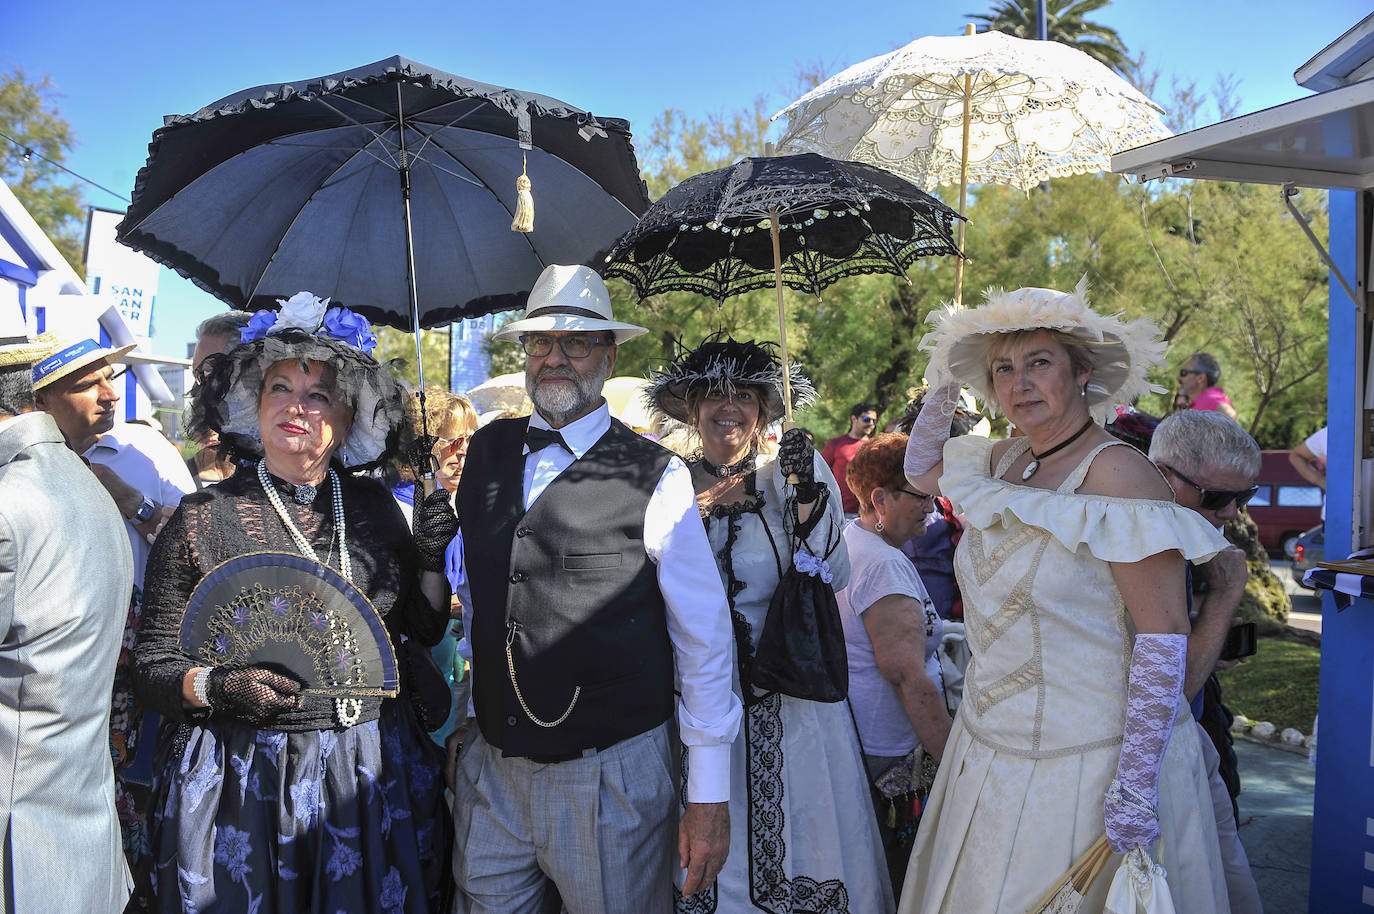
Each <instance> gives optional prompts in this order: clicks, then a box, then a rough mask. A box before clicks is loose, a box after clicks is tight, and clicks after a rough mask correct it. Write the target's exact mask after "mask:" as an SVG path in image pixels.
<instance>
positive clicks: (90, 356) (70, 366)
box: [33, 343, 138, 390]
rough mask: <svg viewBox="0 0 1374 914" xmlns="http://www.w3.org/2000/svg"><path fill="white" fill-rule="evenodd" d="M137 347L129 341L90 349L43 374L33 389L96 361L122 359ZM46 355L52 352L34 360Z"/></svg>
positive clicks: (54, 381)
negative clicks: (120, 344)
mask: <svg viewBox="0 0 1374 914" xmlns="http://www.w3.org/2000/svg"><path fill="white" fill-rule="evenodd" d="M137 348H138V344H137V343H130V344H129V345H127V346H117V347H115V348H114V349H92V350H91V351H90V352H88V353H86V354H85V355H83V356H81V357H80V358H78V359H74V360H72V361H71V362H68V363H67V364H66V365H63V366H62V367H61V368H58V369H56V370H55V371H53V372H52V373H51V374H49V375H45V376H44V377H43V379H42V380H41V381H39V382H38V383H37V384H34V385H33V389H34V390H43V389H44V388H47V387H51V386H52V385H53V384H55V383H57V382H58V381H60V380H62V379H63V378H65V377H67V376H68V375H71V374H75V373H76V372H78V371H84V370H85V369H87V368H89V367H91V366H92V365H94V364H95V363H96V362H100V361H105V362H119V361H121V360H122V359H123V357H124V356H126V355H128V354H129V353H130V352H133V351H134V350H135V349H137ZM48 355H52V353H51V352H48V353H47V354H46V355H44V356H42V357H41V358H39V359H35V360H34V361H35V362H39V361H42V359H43V358H47V356H48Z"/></svg>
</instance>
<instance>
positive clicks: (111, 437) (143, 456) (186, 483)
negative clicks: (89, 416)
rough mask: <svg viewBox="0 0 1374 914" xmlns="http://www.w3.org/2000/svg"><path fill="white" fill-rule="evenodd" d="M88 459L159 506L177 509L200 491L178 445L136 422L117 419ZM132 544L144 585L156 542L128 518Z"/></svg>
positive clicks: (137, 581) (139, 583) (136, 576)
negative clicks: (182, 498) (151, 540)
mask: <svg viewBox="0 0 1374 914" xmlns="http://www.w3.org/2000/svg"><path fill="white" fill-rule="evenodd" d="M84 456H85V458H86V459H87V460H89V461H90V462H91V463H99V464H104V465H105V466H107V467H109V468H110V469H111V470H113V471H114V472H115V474H116V475H118V476H119V478H120V479H122V480H124V482H125V483H126V484H127V485H130V486H132V487H133V488H135V489H137V490H138V491H139V492H142V493H143V496H144V497H145V498H150V499H152V501H153V503H154V504H156V505H157V506H158V507H159V508H161V507H164V506H166V507H171V508H175V507H176V506H177V505H179V504H181V497H182V496H183V495H190V494H191V493H192V492H194V491H195V490H196V481H195V480H194V479H193V478H191V471H190V470H188V469H187V468H186V461H185V460H183V459H182V456H181V452H180V451H178V450H177V449H176V445H174V444H172V442H170V441H168V440H167V439H166V438H165V437H163V435H162V432H160V431H158V430H157V429H153V428H149V427H148V426H146V425H140V424H137V423H133V422H116V423H115V426H114V428H112V429H110V430H109V431H108V432H106V433H105V434H103V435H101V436H100V437H99V438H97V439H96V441H95V444H93V445H91V446H90V447H89V448H87V450H86V453H85V455H84ZM124 529H125V530H126V531H127V532H128V534H129V544H130V545H131V546H132V547H133V550H134V584H136V585H137V586H138V587H140V588H142V587H143V570H144V566H146V565H147V564H148V553H149V552H150V551H151V550H152V545H151V544H149V542H148V540H147V539H146V538H145V537H144V536H143V534H142V533H140V532H139V531H138V527H137V526H136V522H135V521H132V520H128V519H127V518H126V519H125V521H124Z"/></svg>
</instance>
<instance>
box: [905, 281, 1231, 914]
mask: <svg viewBox="0 0 1374 914" xmlns="http://www.w3.org/2000/svg"><path fill="white" fill-rule="evenodd" d="M1083 291H1084V290H1083V289H1082V287H1081V286H1080V288H1079V289H1078V290H1076V291H1075V292H1074V293H1071V294H1067V295H1066V294H1063V293H1059V292H1054V291H1051V290H1045V289H1022V290H1017V291H1016V292H1012V293H994V294H992V295H990V296H989V303H988V304H987V305H985V306H983V307H982V308H978V309H968V310H964V309H953V310H950V311H948V312H946V314H945V315H944V319H943V321H942V322H941V324H940V326H939V327H937V329H936V331H935V333H932V334H931V335H930V336H929V337H927V340H926V341H925V342H926V344H933V345H931V348H933V349H934V350H935V352H934V354H933V356H932V360H931V368H930V374H931V377H932V380H933V382H934V383H935V384H939V383H941V382H942V381H947V380H949V379H951V378H952V379H953V383H952V384H946V385H945V387H944V390H943V391H941V392H940V393H941V395H942V396H941V397H939V398H937V400H936V401H934V402H936V403H937V404H938V402H939V400H940V399H943V400H946V401H949V402H950V403H951V404H952V403H953V401H954V399H955V398H957V392H958V386H959V382H963V383H965V384H968V385H969V386H970V387H973V388H974V389H975V392H976V393H978V394H979V395H980V396H981V397H982V398H983V399H984V400H987V401H988V402H989V403H990V404H991V405H994V406H1000V407H1001V408H1002V409H1004V410H1005V411H1006V413H1007V415H1008V418H1010V419H1011V420H1012V421H1013V422H1015V423H1016V424H1017V426H1018V427H1019V428H1021V429H1022V430H1023V431H1025V432H1026V437H1023V438H1017V439H1013V440H1011V441H1001V442H992V441H988V440H986V439H979V438H972V437H965V438H956V439H953V440H950V441H948V442H947V443H943V447H942V448H941V442H939V441H937V440H936V439H937V438H938V437H940V436H939V434H938V433H939V421H940V420H937V419H936V418H934V417H940V412H941V411H940V409H930V408H928V409H927V410H926V411H925V413H930V414H931V416H932V420H931V421H930V422H929V423H928V427H927V429H926V430H925V433H924V434H923V435H922V434H921V433H920V432H918V431H917V430H916V429H913V433H912V444H910V445H909V447H908V452H907V467H906V469H907V474H908V477H909V478H910V479H911V481H912V484H913V485H914V486H916V487H917V488H918V489H920V490H921V491H930V490H931V489H930V488H928V486H932V485H935V484H936V482H935V480H936V479H938V487H939V490H940V492H941V493H942V494H944V495H945V496H946V497H948V498H950V499H951V501H953V502H954V505H955V508H956V509H957V510H959V511H961V512H962V513H964V514H965V515H966V516H967V518H968V522H969V523H968V532H967V533H966V534H965V535H964V537H963V539H962V540H961V542H960V544H959V547H958V550H957V552H956V556H955V571H956V574H957V576H958V579H959V583H960V586H961V588H962V589H963V594H964V611H965V626H966V634H967V635H968V639H969V646H970V648H971V649H972V651H973V656H974V659H973V661H972V662H971V664H970V666H969V669H968V672H967V678H966V680H965V697H964V701H963V704H962V705H961V706H960V708H959V711H958V714H957V716H956V719H955V722H954V727H953V730H952V732H951V733H950V738H949V742H948V744H947V746H946V750H945V756H944V759H943V761H942V763H941V766H940V773H939V776H938V778H937V780H936V782H935V786H934V788H933V790H932V793H931V796H930V799H929V802H928V805H927V808H926V811H925V814H924V818H923V819H922V822H921V829H920V833H919V834H918V836H917V839H916V847H915V849H914V850H913V852H912V857H911V862H910V865H909V869H908V873H907V879H906V886H905V891H904V893H903V896H902V903H901V907H900V910H901V911H903V912H922V914H934V912H951V914H953V912H959V914H968V912H987V914H992V912H1023V911H1028V910H1031V909H1032V907H1033V906H1034V905H1035V904H1036V903H1037V902H1038V901H1039V900H1040V899H1041V898H1042V897H1043V896H1044V895H1045V894H1046V893H1047V891H1048V890H1049V889H1050V888H1051V887H1052V886H1053V885H1054V884H1055V883H1056V882H1057V881H1059V880H1060V879H1061V877H1062V875H1063V874H1064V873H1065V872H1066V871H1068V870H1069V869H1070V867H1071V866H1072V865H1073V863H1074V861H1075V860H1076V859H1078V857H1079V856H1080V855H1081V854H1082V853H1083V852H1084V851H1086V850H1087V849H1088V848H1089V847H1090V846H1091V845H1092V844H1093V842H1095V841H1096V840H1097V839H1098V838H1099V837H1100V836H1101V835H1102V834H1103V831H1104V829H1105V830H1106V832H1107V836H1108V839H1109V842H1110V843H1111V844H1112V847H1113V850H1115V851H1117V852H1118V853H1121V852H1124V851H1125V850H1127V849H1129V848H1130V847H1134V846H1136V845H1143V846H1145V847H1146V849H1147V851H1149V852H1150V853H1151V856H1152V857H1153V858H1154V859H1156V860H1158V861H1159V862H1160V863H1161V864H1162V865H1163V867H1164V869H1165V870H1166V872H1167V873H1168V882H1169V886H1170V891H1171V893H1172V896H1173V901H1174V905H1175V907H1176V909H1177V910H1178V911H1179V912H1180V914H1183V912H1188V914H1193V912H1214V911H1225V910H1227V909H1228V907H1227V899H1226V889H1225V881H1224V878H1223V876H1222V870H1221V865H1220V860H1219V854H1218V849H1217V838H1216V826H1215V822H1214V821H1213V819H1212V817H1211V815H1210V809H1211V807H1210V805H1209V800H1208V796H1209V794H1208V791H1207V785H1206V780H1205V772H1204V768H1203V763H1202V757H1201V751H1200V747H1199V745H1198V742H1197V735H1196V728H1195V727H1193V726H1187V725H1186V724H1187V723H1188V707H1187V704H1186V703H1184V702H1183V701H1182V700H1181V691H1182V667H1183V659H1184V656H1185V654H1184V651H1185V649H1186V633H1187V630H1188V629H1187V616H1186V610H1185V593H1184V564H1183V559H1185V558H1186V559H1187V560H1188V561H1192V562H1204V561H1206V560H1208V559H1210V558H1211V557H1212V555H1214V554H1215V553H1216V552H1217V551H1219V550H1220V549H1221V548H1223V547H1224V546H1225V541H1224V540H1223V539H1222V538H1221V536H1220V534H1218V533H1217V532H1216V531H1215V530H1214V529H1213V528H1211V527H1210V526H1208V525H1207V524H1206V523H1205V522H1204V521H1202V520H1201V519H1200V518H1199V517H1198V516H1197V515H1196V514H1194V513H1193V512H1190V511H1187V510H1185V509H1183V508H1180V507H1179V506H1177V505H1176V504H1174V502H1173V499H1172V492H1171V490H1170V489H1169V486H1168V484H1167V482H1165V481H1164V480H1163V479H1162V478H1161V477H1159V474H1158V473H1157V471H1155V470H1154V468H1153V466H1152V465H1151V464H1149V463H1148V461H1146V460H1145V458H1144V457H1143V456H1142V455H1140V454H1139V452H1137V451H1135V450H1133V449H1131V448H1130V447H1129V446H1127V445H1124V444H1120V443H1119V442H1116V441H1115V439H1112V438H1110V437H1109V436H1108V435H1107V434H1106V433H1105V432H1104V431H1102V429H1101V428H1100V426H1098V425H1097V424H1096V423H1095V422H1094V421H1093V419H1092V418H1091V416H1090V410H1091V409H1093V408H1094V407H1097V408H1099V409H1100V408H1102V407H1103V406H1104V405H1105V406H1110V405H1111V403H1113V402H1116V401H1117V400H1129V399H1131V398H1133V397H1135V396H1139V395H1140V394H1141V393H1143V392H1144V391H1145V390H1146V389H1148V385H1147V382H1146V381H1145V371H1146V370H1147V369H1148V367H1149V366H1150V364H1151V363H1157V362H1158V361H1159V359H1160V358H1162V355H1163V347H1162V345H1160V344H1157V343H1154V341H1153V339H1152V336H1153V333H1152V331H1153V328H1152V327H1149V326H1148V325H1145V324H1143V323H1142V322H1136V323H1133V324H1124V323H1122V322H1121V321H1119V320H1117V319H1115V318H1106V317H1102V316H1100V315H1097V314H1096V313H1094V312H1093V311H1091V310H1090V309H1089V308H1088V307H1087V305H1086V302H1085V301H1084V297H1083ZM1041 328H1043V329H1041ZM925 413H923V414H922V415H923V416H924V415H925ZM942 421H943V424H944V433H945V434H947V429H948V419H947V418H943V419H942ZM918 437H919V439H920V440H918ZM1113 445H1116V446H1113ZM923 447H924V448H925V450H923ZM941 458H943V459H942V461H941ZM1176 720H1178V721H1182V722H1183V723H1184V724H1185V725H1183V726H1177V727H1174V726H1173V724H1174V721H1176ZM1171 728H1172V736H1170V730H1171ZM1123 747H1124V748H1123ZM1156 838H1158V840H1157V841H1156V840H1155V839H1156ZM1119 862H1120V857H1117V856H1114V857H1113V858H1112V859H1111V860H1109V862H1108V864H1107V869H1106V875H1105V876H1103V877H1099V878H1098V879H1097V880H1096V882H1095V883H1094V885H1093V886H1092V887H1091V889H1090V890H1089V892H1088V894H1087V897H1086V899H1085V901H1084V904H1083V906H1082V908H1081V909H1080V910H1081V911H1083V912H1085V914H1086V912H1100V911H1101V910H1102V908H1103V904H1104V900H1105V895H1106V890H1107V886H1108V883H1109V880H1110V874H1111V872H1112V871H1113V870H1114V869H1115V868H1116V866H1117V865H1118V863H1119Z"/></svg>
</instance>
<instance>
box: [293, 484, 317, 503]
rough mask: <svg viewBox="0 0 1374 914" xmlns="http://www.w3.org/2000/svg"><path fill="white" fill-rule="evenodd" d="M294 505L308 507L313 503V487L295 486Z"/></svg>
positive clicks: (306, 485)
mask: <svg viewBox="0 0 1374 914" xmlns="http://www.w3.org/2000/svg"><path fill="white" fill-rule="evenodd" d="M295 499H296V503H297V504H300V505H310V504H314V503H315V487H314V486H312V485H310V484H309V483H301V484H300V485H298V486H296V493H295Z"/></svg>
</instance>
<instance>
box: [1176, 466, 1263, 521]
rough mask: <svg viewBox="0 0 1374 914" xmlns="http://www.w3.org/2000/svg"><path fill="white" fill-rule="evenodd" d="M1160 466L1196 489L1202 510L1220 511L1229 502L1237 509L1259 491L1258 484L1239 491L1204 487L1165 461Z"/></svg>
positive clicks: (1242, 506)
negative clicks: (1233, 503) (1234, 504)
mask: <svg viewBox="0 0 1374 914" xmlns="http://www.w3.org/2000/svg"><path fill="white" fill-rule="evenodd" d="M1161 466H1163V467H1164V469H1166V470H1168V471H1169V472H1170V473H1173V474H1174V475H1175V476H1177V477H1178V478H1179V479H1181V480H1183V481H1184V482H1186V483H1188V485H1190V486H1192V487H1193V488H1194V489H1197V493H1198V497H1199V500H1198V506H1199V507H1201V508H1202V509H1203V510H1204V511H1220V510H1221V509H1222V508H1225V507H1226V506H1227V505H1229V504H1230V503H1231V502H1235V503H1236V508H1237V509H1240V508H1244V507H1245V504H1246V502H1248V501H1249V500H1250V499H1252V498H1254V497H1255V493H1256V492H1258V491H1259V486H1251V487H1250V488H1248V489H1242V490H1240V491H1239V492H1227V491H1225V490H1223V489H1204V488H1203V487H1202V486H1200V485H1198V484H1197V483H1195V482H1193V481H1192V480H1191V479H1189V478H1188V477H1187V476H1184V475H1183V474H1182V473H1180V472H1179V471H1178V470H1175V469H1174V468H1173V467H1171V466H1169V465H1168V464H1167V463H1165V464H1161Z"/></svg>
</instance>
